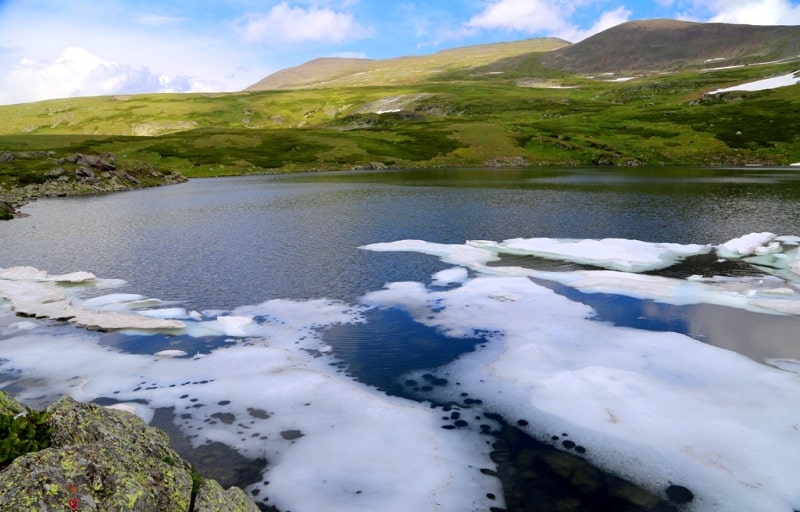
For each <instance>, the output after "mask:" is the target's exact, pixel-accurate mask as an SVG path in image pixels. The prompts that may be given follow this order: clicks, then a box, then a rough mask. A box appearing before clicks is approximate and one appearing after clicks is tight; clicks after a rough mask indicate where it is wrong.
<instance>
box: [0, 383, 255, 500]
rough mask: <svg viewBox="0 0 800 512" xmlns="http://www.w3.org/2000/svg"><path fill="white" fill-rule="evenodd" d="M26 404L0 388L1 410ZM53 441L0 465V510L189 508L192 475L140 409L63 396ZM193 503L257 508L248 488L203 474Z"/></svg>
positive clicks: (52, 416)
mask: <svg viewBox="0 0 800 512" xmlns="http://www.w3.org/2000/svg"><path fill="white" fill-rule="evenodd" d="M22 408H23V407H22V406H21V405H20V404H18V403H16V402H15V401H14V400H12V399H11V398H10V397H9V396H8V395H6V394H5V393H2V392H0V413H2V412H3V411H9V412H14V411H16V410H18V409H19V410H21V409H22ZM47 413H48V414H49V424H50V427H51V446H50V447H49V448H46V449H44V450H41V451H38V452H34V453H28V454H26V455H23V456H21V457H18V458H17V459H15V460H14V461H13V462H12V463H11V464H10V465H9V466H8V467H7V468H5V469H4V470H2V471H0V510H32V511H47V510H81V511H112V510H113V511H118V512H149V511H153V510H165V511H173V510H175V511H177V510H180V511H189V510H191V509H190V506H191V503H192V475H191V468H190V466H189V464H188V463H187V462H185V461H184V460H182V459H181V458H180V456H179V455H178V454H177V452H175V451H174V450H173V449H172V448H171V447H170V445H169V438H168V437H167V435H166V434H165V433H164V432H162V431H160V430H157V429H154V428H151V427H149V426H147V425H146V424H145V423H144V421H142V420H141V419H140V418H138V417H137V416H134V415H132V414H129V413H127V412H124V411H119V410H111V409H106V408H103V407H100V406H97V405H94V404H86V403H78V402H76V401H74V400H72V399H71V398H68V397H64V398H62V399H60V400H59V401H57V402H56V403H54V404H52V405H51V406H50V407H48V408H47ZM195 502H196V503H197V504H198V506H200V507H205V508H198V506H195V508H194V510H202V511H206V512H213V511H222V510H226V511H241V512H257V511H258V508H257V507H256V506H255V504H254V503H253V502H252V501H250V500H249V499H248V498H247V496H246V494H245V493H244V491H242V490H241V489H238V488H231V489H228V490H227V491H225V490H223V489H222V487H221V486H219V484H218V483H216V482H214V481H212V480H202V481H201V485H200V487H199V489H198V493H197V499H196V500H195Z"/></svg>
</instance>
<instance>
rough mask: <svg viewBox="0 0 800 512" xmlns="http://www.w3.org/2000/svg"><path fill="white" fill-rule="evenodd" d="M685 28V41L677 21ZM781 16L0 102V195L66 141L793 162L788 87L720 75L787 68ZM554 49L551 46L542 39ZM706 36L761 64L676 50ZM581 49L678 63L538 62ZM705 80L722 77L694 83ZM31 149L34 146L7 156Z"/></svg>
mask: <svg viewBox="0 0 800 512" xmlns="http://www.w3.org/2000/svg"><path fill="white" fill-rule="evenodd" d="M686 30H688V31H689V32H688V33H689V34H695V36H692V37H694V39H692V37H688V38H687V37H684V36H683V35H681V34H686V33H687V32H685V31H686ZM693 31H699V32H697V33H699V34H700V35H701V36H702V37H700V36H698V35H696V33H695V32H693ZM797 31H798V27H756V28H754V27H742V26H716V25H715V26H710V27H709V26H701V27H698V26H697V24H692V23H685V22H674V21H656V22H637V23H633V24H627V25H625V26H622V27H618V28H616V29H611V30H610V31H607V32H606V33H603V34H599V35H598V36H595V38H592V39H588V40H586V41H584V42H583V43H580V44H577V45H573V46H565V45H566V43H565V42H564V41H559V40H528V41H519V42H516V43H507V44H495V45H487V46H474V47H468V48H458V49H454V50H448V51H443V52H439V53H437V54H434V55H430V56H426V57H405V58H398V59H391V60H385V61H370V60H357V59H356V60H348V59H344V60H343V59H324V60H318V61H314V62H311V63H307V64H305V65H303V66H298V68H295V69H293V70H286V71H285V72H281V73H278V74H276V75H273V76H272V77H268V78H267V79H265V81H263V83H261V84H260V85H259V86H258V87H256V86H254V87H253V88H251V90H248V91H243V92H236V93H215V94H143V95H129V96H105V97H92V98H68V99H60V100H50V101H43V102H37V103H27V104H20V105H7V106H0V196H2V195H3V192H4V191H3V188H4V187H5V188H13V187H19V186H27V185H28V184H32V185H36V186H38V185H46V184H47V183H48V182H50V181H52V180H68V181H69V182H70V183H72V182H74V181H75V180H77V179H78V178H80V176H78V174H77V173H76V171H74V170H71V169H66V168H64V169H57V167H58V165H60V164H56V163H55V162H57V161H58V160H60V159H63V158H69V157H71V156H72V155H76V154H83V155H96V154H103V153H113V154H115V155H117V156H118V157H119V159H120V160H119V161H120V162H125V164H126V165H128V166H135V167H136V168H142V169H149V168H153V169H160V170H162V171H164V172H166V171H178V172H180V173H183V174H184V175H186V176H188V177H196V176H211V175H213V176H218V175H235V174H248V173H263V172H284V171H303V170H336V169H364V168H376V169H377V168H385V167H390V168H409V167H460V166H512V165H568V166H575V165H744V164H753V165H754V164H762V165H789V164H791V163H795V162H800V94H798V91H800V85H793V86H787V87H781V88H775V89H769V90H763V91H753V90H747V91H741V90H739V91H737V90H733V89H731V86H739V85H740V84H744V83H746V82H753V81H757V80H761V79H764V78H769V77H776V76H784V77H785V76H794V74H795V72H797V71H798V69H800V63H798V61H796V60H795V61H788V60H787V61H786V62H773V63H765V62H764V61H765V60H766V59H771V58H775V57H776V56H781V55H793V52H794V51H795V50H796V48H797V46H796V45H797V39H796V38H795V34H796V32H797ZM745 33H747V34H751V35H750V36H748V37H744V36H743V35H742V34H745ZM615 34H616V35H615ZM709 34H712V35H709ZM753 34H756V35H758V34H761V35H760V36H758V37H756V35H753ZM740 36H741V37H740ZM759 38H760V39H759ZM604 41H606V42H605V43H604ZM609 41H611V42H614V44H616V45H622V46H626V45H627V46H631V47H633V48H634V49H633V50H630V51H627V50H626V51H623V50H622V49H619V48H618V47H609V46H607V45H608V44H611V43H610V42H609ZM632 41H637V44H638V46H637V45H634V44H633V42H632ZM687 41H689V42H691V41H694V42H693V43H691V44H688V43H687ZM701 41H703V42H702V44H701ZM678 42H680V44H678ZM684 43H685V44H684ZM554 47H556V48H560V49H555V50H552V51H548V49H552V48H554ZM575 48H577V51H576V50H574V49H575ZM598 48H599V50H598ZM609 48H611V49H609ZM614 48H617V49H614ZM722 49H724V50H725V51H727V52H730V53H727V54H726V55H734V56H735V58H737V59H741V60H748V59H750V60H753V61H756V60H757V61H758V62H760V63H762V65H759V66H755V65H751V66H737V67H728V66H722V65H721V63H720V62H717V61H715V62H711V63H709V64H708V65H707V66H706V67H705V68H702V62H703V61H701V68H696V67H695V68H692V67H691V66H690V65H689V64H687V62H690V61H692V60H691V59H704V60H705V59H709V58H714V57H713V56H719V55H722V54H720V53H717V52H720V51H722ZM589 50H593V51H595V52H599V53H597V55H605V54H610V55H606V58H607V59H608V60H607V61H606V62H604V63H603V65H604V66H609V67H610V66H611V65H612V64H613V65H614V66H616V67H615V68H613V69H614V70H621V69H624V67H625V66H636V65H641V66H644V65H645V64H647V67H653V66H656V65H660V66H664V67H667V66H675V67H678V68H681V67H683V68H682V69H679V70H676V71H673V70H672V68H670V70H671V72H669V73H660V72H659V73H645V72H642V73H637V78H635V79H631V80H629V81H615V80H608V79H607V78H608V77H602V76H601V77H599V78H589V77H587V75H588V74H594V73H584V72H581V73H577V72H576V73H567V72H564V71H553V69H552V68H546V67H544V66H543V64H542V61H543V60H545V61H548V62H549V61H550V59H559V58H560V59H563V58H565V57H564V55H567V56H570V55H571V56H572V57H573V58H574V59H575V60H576V62H580V61H581V60H580V59H578V57H581V56H582V59H583V62H584V63H586V62H589V63H592V59H591V58H590V57H587V56H586V55H590V56H591V55H592V54H591V52H589ZM573 51H576V53H575V54H572V53H571V52H573ZM603 52H604V53H603ZM617 54H618V55H617ZM594 58H595V59H599V57H594ZM730 58H733V57H730ZM633 59H638V60H633ZM681 59H683V60H681ZM639 62H641V63H645V64H637V63H639ZM675 62H680V63H679V64H674V63H675ZM584 65H588V64H584ZM712 67H713V68H714V69H713V70H712V69H711V68H712ZM604 69H609V68H604ZM639 69H641V68H639ZM631 76H632V75H627V76H626V78H628V77H631ZM258 88H264V89H270V90H256V89H258ZM717 90H723V91H725V92H722V93H718V94H710V93H711V91H717ZM40 152H45V154H46V155H47V157H46V158H43V159H39V158H36V159H34V158H27V157H26V158H23V156H24V155H26V154H39V153H40ZM49 152H52V154H51V153H49ZM12 157H13V158H12ZM51 160H53V161H52V162H51ZM62 167H63V166H62Z"/></svg>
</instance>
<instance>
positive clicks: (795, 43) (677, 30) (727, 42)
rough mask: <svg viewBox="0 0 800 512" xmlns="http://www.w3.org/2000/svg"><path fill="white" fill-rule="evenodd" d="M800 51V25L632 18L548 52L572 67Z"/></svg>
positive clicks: (756, 57)
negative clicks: (632, 19) (582, 39)
mask: <svg viewBox="0 0 800 512" xmlns="http://www.w3.org/2000/svg"><path fill="white" fill-rule="evenodd" d="M798 56H800V26H754V25H734V24H727V23H691V22H686V21H677V20H647V21H631V22H628V23H623V24H621V25H617V26H616V27H613V28H610V29H608V30H605V31H603V32H601V33H599V34H596V35H594V36H592V37H590V38H588V39H585V40H584V41H581V42H580V43H577V44H574V45H571V46H566V47H564V48H560V49H557V50H554V51H552V52H550V53H548V54H547V55H545V56H543V57H542V64H543V65H545V66H546V67H549V68H553V69H558V70H561V71H569V72H572V73H603V72H610V73H635V72H647V71H675V70H678V69H685V68H697V67H704V66H706V67H708V66H714V67H720V66H727V65H736V64H748V63H755V62H764V61H775V60H781V59H788V58H796V57H798Z"/></svg>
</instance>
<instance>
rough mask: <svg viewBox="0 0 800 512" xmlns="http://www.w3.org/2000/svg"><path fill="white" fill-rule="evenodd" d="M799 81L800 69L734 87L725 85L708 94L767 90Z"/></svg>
mask: <svg viewBox="0 0 800 512" xmlns="http://www.w3.org/2000/svg"><path fill="white" fill-rule="evenodd" d="M797 83H800V71H795V72H794V73H788V74H786V75H781V76H774V77H772V78H765V79H763V80H756V81H755V82H747V83H744V84H739V85H734V86H732V87H725V88H723V89H717V90H715V91H711V92H709V93H708V94H720V93H723V92H731V91H751V92H752V91H765V90H768V89H777V88H778V87H788V86H790V85H795V84H797Z"/></svg>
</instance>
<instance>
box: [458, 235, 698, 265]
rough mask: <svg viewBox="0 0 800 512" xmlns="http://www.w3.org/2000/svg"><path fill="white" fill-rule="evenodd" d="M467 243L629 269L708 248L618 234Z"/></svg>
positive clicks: (671, 261)
mask: <svg viewBox="0 0 800 512" xmlns="http://www.w3.org/2000/svg"><path fill="white" fill-rule="evenodd" d="M470 245H473V246H479V247H481V248H484V249H490V250H492V251H493V252H498V253H505V254H520V255H530V256H539V257H541V258H549V259H558V260H563V261H571V262H574V263H584V264H587V265H594V266H599V267H605V268H609V269H612V270H623V271H630V272H643V271H646V270H657V269H660V268H666V267H669V266H672V265H674V264H675V263H677V262H678V261H680V260H682V259H684V258H686V257H687V256H693V255H697V254H705V253H707V252H709V251H710V250H711V246H709V245H680V244H670V243H650V242H641V241H639V240H626V239H620V238H607V239H604V240H571V239H554V238H515V239H511V240H505V241H504V242H502V243H497V244H494V243H491V242H472V243H470Z"/></svg>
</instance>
